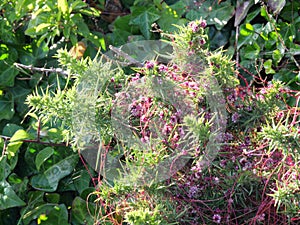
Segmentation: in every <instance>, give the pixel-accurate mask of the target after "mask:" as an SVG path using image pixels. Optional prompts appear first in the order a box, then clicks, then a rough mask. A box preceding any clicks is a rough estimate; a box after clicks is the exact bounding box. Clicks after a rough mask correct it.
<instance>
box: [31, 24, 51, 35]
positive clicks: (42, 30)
mask: <svg viewBox="0 0 300 225" xmlns="http://www.w3.org/2000/svg"><path fill="white" fill-rule="evenodd" d="M50 26H52V24H51V23H41V24H39V25H38V26H36V28H35V32H36V33H39V32H45V31H46V30H47V29H46V30H44V29H45V28H48V27H50Z"/></svg>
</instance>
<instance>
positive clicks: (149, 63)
mask: <svg viewBox="0 0 300 225" xmlns="http://www.w3.org/2000/svg"><path fill="white" fill-rule="evenodd" d="M145 66H146V68H147V69H152V68H153V67H154V62H152V61H148V62H146V65H145Z"/></svg>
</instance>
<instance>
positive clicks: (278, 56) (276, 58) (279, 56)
mask: <svg viewBox="0 0 300 225" xmlns="http://www.w3.org/2000/svg"><path fill="white" fill-rule="evenodd" d="M282 57H283V55H282V54H281V52H280V51H279V50H278V49H275V50H274V51H273V53H272V58H273V60H274V62H275V65H277V64H278V63H279V62H280V61H281V59H282Z"/></svg>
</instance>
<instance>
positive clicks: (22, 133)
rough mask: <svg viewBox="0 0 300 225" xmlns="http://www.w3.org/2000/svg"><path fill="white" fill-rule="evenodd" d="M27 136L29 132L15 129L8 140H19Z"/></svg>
mask: <svg viewBox="0 0 300 225" xmlns="http://www.w3.org/2000/svg"><path fill="white" fill-rule="evenodd" d="M27 138H29V134H28V133H27V132H26V131H25V130H17V131H16V132H15V133H14V135H13V136H12V137H11V139H10V142H19V141H22V140H25V139H27Z"/></svg>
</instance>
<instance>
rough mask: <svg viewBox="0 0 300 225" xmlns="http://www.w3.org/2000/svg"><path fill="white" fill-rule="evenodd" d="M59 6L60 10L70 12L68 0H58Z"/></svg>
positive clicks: (64, 12)
mask: <svg viewBox="0 0 300 225" xmlns="http://www.w3.org/2000/svg"><path fill="white" fill-rule="evenodd" d="M57 7H58V10H59V11H61V12H62V13H63V14H66V13H67V12H68V2H67V0H57Z"/></svg>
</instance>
